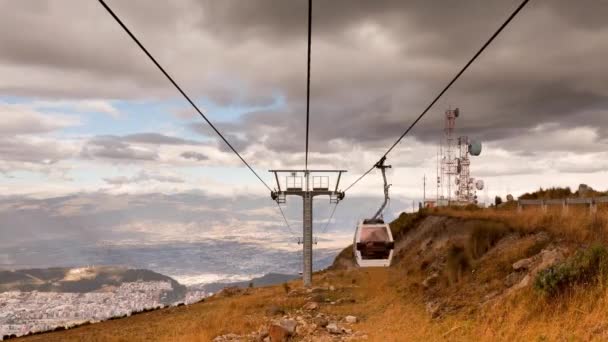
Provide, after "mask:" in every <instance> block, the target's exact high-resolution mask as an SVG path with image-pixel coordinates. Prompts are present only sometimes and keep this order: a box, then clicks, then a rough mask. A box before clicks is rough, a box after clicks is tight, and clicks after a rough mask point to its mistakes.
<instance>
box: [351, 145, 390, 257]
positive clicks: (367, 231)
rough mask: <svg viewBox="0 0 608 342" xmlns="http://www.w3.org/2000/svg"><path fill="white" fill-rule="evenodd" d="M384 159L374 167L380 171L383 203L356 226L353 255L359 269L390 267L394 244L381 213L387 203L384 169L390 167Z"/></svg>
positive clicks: (388, 185)
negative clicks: (371, 215)
mask: <svg viewBox="0 0 608 342" xmlns="http://www.w3.org/2000/svg"><path fill="white" fill-rule="evenodd" d="M385 160H386V157H382V159H380V161H379V162H378V163H376V165H375V167H376V168H379V169H380V170H381V171H382V178H383V179H384V202H383V203H382V206H381V207H380V209H378V211H377V212H376V214H375V215H374V216H373V217H372V218H370V219H365V220H361V221H360V222H359V224H358V225H357V230H356V232H355V238H354V243H353V254H354V255H355V260H356V262H357V265H359V267H388V266H390V265H391V260H392V258H393V250H394V248H395V242H394V241H393V234H392V233H391V228H390V226H389V225H388V223H384V219H383V218H382V212H383V211H384V208H385V207H386V204H387V203H388V201H389V197H388V189H389V187H390V184H387V181H386V173H385V169H387V168H390V167H391V166H390V165H384V161H385Z"/></svg>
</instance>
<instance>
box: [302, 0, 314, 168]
mask: <svg viewBox="0 0 608 342" xmlns="http://www.w3.org/2000/svg"><path fill="white" fill-rule="evenodd" d="M311 35H312V0H308V63H307V69H306V161H305V164H304V165H305V167H304V169H305V170H306V171H308V131H309V127H310V45H311Z"/></svg>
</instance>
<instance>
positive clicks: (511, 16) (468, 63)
mask: <svg viewBox="0 0 608 342" xmlns="http://www.w3.org/2000/svg"><path fill="white" fill-rule="evenodd" d="M529 1H530V0H524V1H522V3H521V4H520V5H519V6H518V7H517V8H516V9H515V11H513V13H511V15H510V16H509V17H508V18H507V20H506V21H505V22H504V23H503V24H502V25H500V27H499V28H498V30H496V32H494V34H493V35H492V36H491V37H490V38H489V39H488V40H487V41H486V42H485V44H483V46H482V47H481V48H480V49H479V50H478V51H477V53H475V55H473V57H472V58H471V59H470V60H469V61H468V62H467V64H465V66H464V67H463V68H462V69H460V71H459V72H458V73H457V74H456V76H454V77H453V78H452V80H451V81H450V82H449V83H448V84H447V85H446V86H445V87H444V88H443V90H441V92H439V94H438V95H437V96H436V97H435V99H433V101H431V103H429V105H428V106H427V107H426V108H425V109H424V110H423V111H422V113H421V114H420V115H419V116H418V117H417V118H416V120H414V122H412V124H411V125H410V126H409V127H408V128H407V129H406V130H405V132H403V134H401V136H400V137H399V139H397V141H395V143H394V144H393V145H391V147H390V148H389V149H388V150H387V151H386V153H384V154H383V155H382V158H384V157H386V156H387V155H388V154H389V153H390V152H391V151H392V150H393V149H394V148H395V146H397V145H398V144H399V143H400V142H401V140H402V139H403V138H404V137H405V136H406V135H407V134H408V133H409V132H410V131H411V130H412V128H414V126H415V125H416V124H417V123H418V121H420V119H422V117H423V116H424V115H425V114H426V113H427V112H428V111H429V110H430V109H431V108H432V107H433V105H435V103H436V102H437V101H438V100H439V99H440V98H441V97H442V96H443V94H444V93H445V92H446V91H448V89H450V87H452V85H453V84H454V83H455V82H456V80H458V79H459V78H460V76H461V75H462V74H463V73H464V72H465V71H466V70H467V69H468V68H469V66H471V64H473V62H475V60H476V59H477V57H479V56H480V55H481V54H482V53H483V51H484V50H485V49H486V48H487V47H488V46H489V45H490V44H491V43H492V41H494V39H495V38H496V37H498V35H499V34H500V33H501V32H502V31H503V29H504V28H505V27H507V25H509V23H510V22H511V21H512V20H513V19H514V18H515V17H516V16H517V14H519V12H520V11H521V10H522V9H523V8H524V7H525V6H526V5H527V4H528V2H529ZM373 169H374V166H372V167H371V168H370V169H369V170H367V171H366V172H365V173H364V174H362V175H361V176H360V177H359V178H357V180H355V181H354V182H353V183H352V184H351V185H349V186H348V187H347V188H346V190H344V192H346V191H348V190H349V189H350V188H352V187H353V186H355V184H357V183H358V182H359V181H360V180H361V179H363V177H365V176H367V175H368V174H369V173H370V172H372V170H373Z"/></svg>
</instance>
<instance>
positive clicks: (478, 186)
mask: <svg viewBox="0 0 608 342" xmlns="http://www.w3.org/2000/svg"><path fill="white" fill-rule="evenodd" d="M475 188H476V189H477V190H483V181H482V180H481V179H478V180H477V182H475Z"/></svg>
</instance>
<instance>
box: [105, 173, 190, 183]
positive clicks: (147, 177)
mask: <svg viewBox="0 0 608 342" xmlns="http://www.w3.org/2000/svg"><path fill="white" fill-rule="evenodd" d="M103 180H104V181H105V182H106V183H108V184H110V185H118V186H120V185H126V184H133V183H143V182H149V181H156V182H161V183H184V180H183V179H182V178H179V177H175V176H165V175H158V174H149V173H147V172H145V171H142V172H140V173H138V174H137V175H134V176H133V177H125V176H118V177H113V178H104V179H103Z"/></svg>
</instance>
